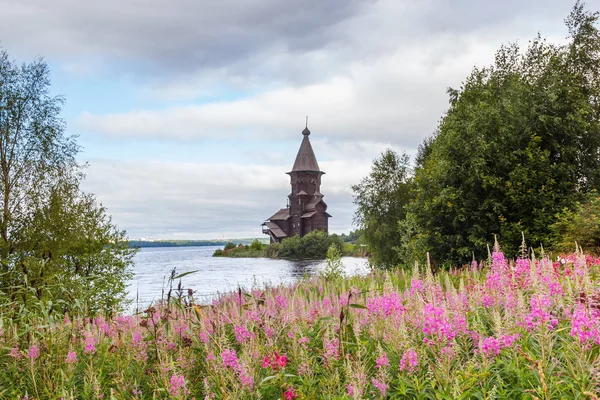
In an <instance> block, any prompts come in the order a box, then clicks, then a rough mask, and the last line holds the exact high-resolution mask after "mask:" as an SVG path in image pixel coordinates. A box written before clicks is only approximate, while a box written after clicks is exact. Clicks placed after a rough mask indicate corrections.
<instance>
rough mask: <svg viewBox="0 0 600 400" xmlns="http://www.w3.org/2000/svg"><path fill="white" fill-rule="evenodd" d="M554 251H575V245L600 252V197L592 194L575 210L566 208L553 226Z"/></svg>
mask: <svg viewBox="0 0 600 400" xmlns="http://www.w3.org/2000/svg"><path fill="white" fill-rule="evenodd" d="M551 230H552V234H553V237H552V239H553V240H552V246H551V247H552V249H553V250H556V251H573V250H574V249H575V243H577V244H578V245H579V247H581V248H582V249H584V250H585V251H588V252H594V253H596V254H598V253H599V251H600V196H599V195H598V192H593V193H590V194H589V195H588V196H587V198H586V200H585V201H584V202H583V203H577V204H576V206H575V208H574V209H573V210H570V209H568V208H565V209H564V210H563V211H562V212H561V213H560V214H559V215H558V216H557V221H556V222H555V223H554V224H553V225H552V227H551Z"/></svg>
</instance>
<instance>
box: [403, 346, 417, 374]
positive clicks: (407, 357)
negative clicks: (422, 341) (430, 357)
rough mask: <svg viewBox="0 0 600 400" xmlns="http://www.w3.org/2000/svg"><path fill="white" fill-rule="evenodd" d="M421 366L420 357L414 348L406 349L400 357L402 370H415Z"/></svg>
mask: <svg viewBox="0 0 600 400" xmlns="http://www.w3.org/2000/svg"><path fill="white" fill-rule="evenodd" d="M418 366H419V358H418V357H417V353H416V352H415V351H414V350H413V349H408V350H406V353H404V355H403V356H402V358H401V359H400V368H399V369H400V371H404V370H406V371H408V372H414V371H415V370H416V369H417V367H418Z"/></svg>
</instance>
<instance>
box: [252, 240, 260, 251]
mask: <svg viewBox="0 0 600 400" xmlns="http://www.w3.org/2000/svg"><path fill="white" fill-rule="evenodd" d="M262 248H263V245H262V243H261V242H260V241H259V240H258V239H255V240H254V241H253V242H252V244H250V249H251V250H262Z"/></svg>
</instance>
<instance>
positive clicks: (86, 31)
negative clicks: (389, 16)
mask: <svg viewBox="0 0 600 400" xmlns="http://www.w3.org/2000/svg"><path fill="white" fill-rule="evenodd" d="M370 2H371V1H370V0H333V1H319V0H288V1H280V0H220V1H198V0H172V1H169V2H165V1H160V0H146V1H122V0H105V1H102V2H85V1H84V2H82V1H79V0H55V1H52V2H48V1H46V0H25V1H12V0H2V1H0V9H2V13H3V17H4V20H5V21H10V22H11V23H5V24H2V26H1V27H0V37H3V38H5V39H4V40H5V44H6V45H7V46H15V47H18V48H29V49H33V50H35V51H39V50H41V49H43V50H44V53H45V54H46V55H48V56H58V57H66V58H68V57H86V56H89V55H97V54H103V55H104V57H105V58H107V59H109V58H110V59H113V60H114V61H118V62H120V63H129V64H130V65H129V66H130V67H133V68H135V72H136V73H140V72H151V73H159V74H160V73H164V72H165V71H168V72H169V73H174V72H180V73H186V72H189V71H191V70H197V69H210V68H213V67H216V66H222V65H226V64H235V63H237V62H238V61H240V60H244V59H249V58H254V57H256V56H258V55H260V54H262V53H265V52H270V51H281V50H285V51H290V52H305V51H310V50H312V49H315V48H318V47H321V46H322V45H323V43H329V42H330V41H331V40H334V38H333V37H331V30H332V28H333V27H335V26H336V24H338V23H340V22H341V21H344V20H346V19H349V18H352V17H353V16H354V15H356V14H357V13H359V12H360V10H361V9H362V7H363V6H366V5H368V4H369V3H370ZM121 68H124V67H123V66H121Z"/></svg>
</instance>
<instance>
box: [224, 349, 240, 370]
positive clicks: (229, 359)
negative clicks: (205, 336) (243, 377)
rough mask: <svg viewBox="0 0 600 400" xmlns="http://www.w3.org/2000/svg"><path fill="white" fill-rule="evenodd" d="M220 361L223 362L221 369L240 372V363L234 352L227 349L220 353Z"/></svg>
mask: <svg viewBox="0 0 600 400" xmlns="http://www.w3.org/2000/svg"><path fill="white" fill-rule="evenodd" d="M221 359H222V360H223V367H225V368H231V369H233V370H235V371H239V370H240V361H239V360H238V358H237V354H236V353H235V350H230V349H227V350H225V351H223V353H221Z"/></svg>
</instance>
